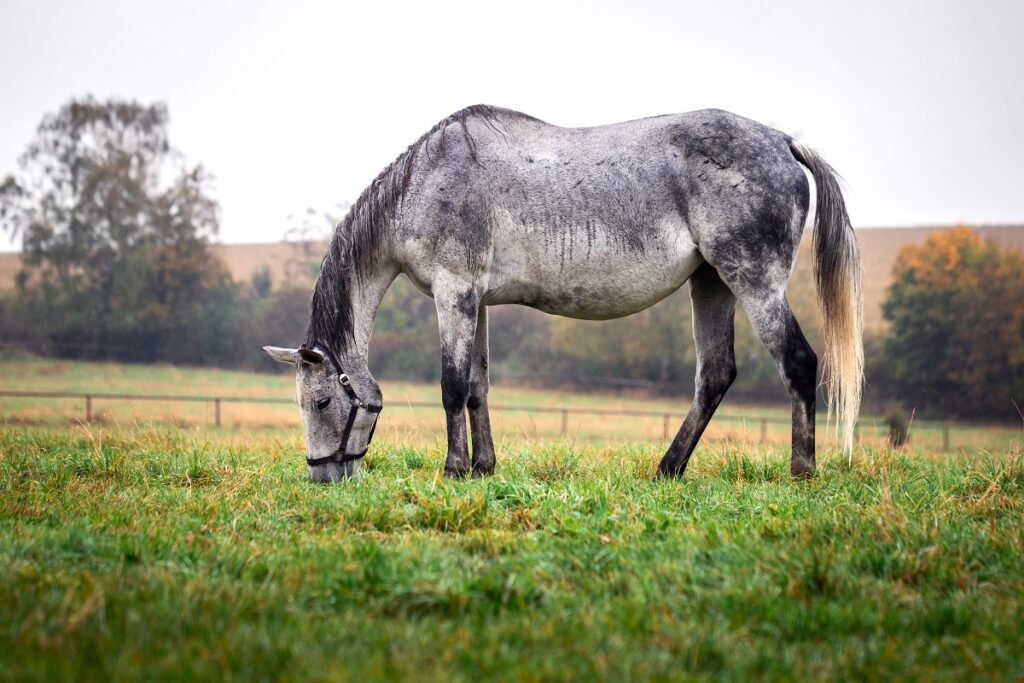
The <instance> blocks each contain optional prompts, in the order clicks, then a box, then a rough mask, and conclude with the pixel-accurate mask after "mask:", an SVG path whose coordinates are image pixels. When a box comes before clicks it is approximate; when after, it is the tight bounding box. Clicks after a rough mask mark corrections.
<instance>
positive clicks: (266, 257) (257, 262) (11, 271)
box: [0, 224, 1024, 329]
mask: <svg viewBox="0 0 1024 683" xmlns="http://www.w3.org/2000/svg"><path fill="white" fill-rule="evenodd" d="M950 227H952V226H931V227H916V228H861V229H858V230H857V239H858V241H859V242H860V248H861V254H862V257H863V261H864V314H865V325H866V327H867V328H868V329H878V328H879V327H881V326H882V324H883V319H882V301H883V300H884V298H885V290H886V288H887V287H888V286H889V282H890V280H891V278H892V267H893V264H894V263H895V261H896V256H897V254H898V253H899V251H900V249H901V248H902V247H904V246H906V245H908V244H920V243H921V242H924V240H925V239H926V238H927V237H928V235H930V234H931V233H933V232H936V231H939V230H946V229H949V228H950ZM976 229H977V230H978V232H980V233H981V234H982V235H983V236H984V237H989V238H992V239H994V240H996V241H997V242H999V243H1000V244H1003V245H1006V246H1011V247H1014V248H1016V249H1020V250H1021V251H1024V224H1020V225H986V226H979V227H977V228H976ZM809 239H810V232H808V234H807V236H806V237H805V238H804V245H803V247H801V249H800V262H801V263H799V264H798V267H808V261H809V259H810V254H811V250H810V244H809ZM325 248H326V244H317V243H308V242H270V243H258V244H217V245H214V250H215V251H216V252H217V254H218V255H219V256H220V257H221V258H222V259H223V260H224V262H225V263H226V264H227V266H228V268H229V269H230V271H231V274H232V276H233V277H234V278H235V279H236V280H239V281H242V282H248V281H249V280H250V279H251V278H252V276H253V274H255V273H256V272H258V271H260V270H262V269H264V268H266V269H267V270H268V271H269V272H270V275H271V278H272V281H273V283H274V284H275V285H276V284H280V283H282V282H287V281H292V282H296V283H300V284H301V283H305V284H309V283H311V282H312V274H311V273H312V271H311V270H310V268H309V264H311V263H316V262H318V261H319V260H320V258H321V257H322V255H323V253H324V250H325ZM19 267H20V263H19V254H17V253H0V290H9V289H12V288H13V287H14V278H15V276H16V274H17V272H18V269H19Z"/></svg>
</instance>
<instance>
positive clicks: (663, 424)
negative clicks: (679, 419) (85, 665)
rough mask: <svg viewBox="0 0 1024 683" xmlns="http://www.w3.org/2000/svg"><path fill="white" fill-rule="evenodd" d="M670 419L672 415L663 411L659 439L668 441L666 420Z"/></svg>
mask: <svg viewBox="0 0 1024 683" xmlns="http://www.w3.org/2000/svg"><path fill="white" fill-rule="evenodd" d="M670 419H672V416H671V415H670V414H668V413H665V418H664V419H663V420H662V422H661V440H662V441H668V421H669V420H670Z"/></svg>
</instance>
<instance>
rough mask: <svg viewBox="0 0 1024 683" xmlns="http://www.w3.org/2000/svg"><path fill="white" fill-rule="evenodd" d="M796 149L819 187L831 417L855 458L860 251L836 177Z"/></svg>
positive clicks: (817, 227) (819, 261)
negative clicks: (834, 417)
mask: <svg viewBox="0 0 1024 683" xmlns="http://www.w3.org/2000/svg"><path fill="white" fill-rule="evenodd" d="M790 149H791V150H792V152H793V156H794V157H796V159H797V161H799V162H800V163H801V164H803V165H804V166H806V167H807V168H808V169H809V170H810V171H811V176H813V178H814V185H815V187H816V188H817V195H818V205H817V208H816V210H815V216H814V257H813V262H814V281H815V284H816V285H817V288H818V303H819V306H820V307H821V317H822V333H823V336H824V339H825V359H824V360H825V362H824V369H823V372H822V382H823V383H824V385H825V392H826V399H827V401H828V407H829V418H830V419H831V414H832V410H835V411H836V428H837V430H841V432H842V438H843V444H844V445H845V447H846V451H847V452H848V453H852V451H853V432H854V425H855V424H856V423H857V413H858V412H859V410H860V398H861V387H862V385H863V382H864V345H863V334H864V312H863V300H862V296H861V276H862V272H861V263H860V249H859V248H858V246H857V238H856V236H855V235H854V234H853V226H852V225H850V217H849V215H848V214H847V213H846V202H844V201H843V193H842V191H841V190H840V189H839V182H838V181H837V180H836V172H835V171H834V170H833V169H832V167H831V166H829V165H828V163H827V162H826V161H825V160H824V159H822V158H821V157H820V156H818V154H817V153H816V152H814V150H812V149H809V148H807V147H804V146H803V145H801V144H800V143H798V142H796V141H792V142H791V143H790Z"/></svg>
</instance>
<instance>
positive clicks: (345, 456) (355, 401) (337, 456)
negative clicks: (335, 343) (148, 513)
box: [306, 342, 384, 465]
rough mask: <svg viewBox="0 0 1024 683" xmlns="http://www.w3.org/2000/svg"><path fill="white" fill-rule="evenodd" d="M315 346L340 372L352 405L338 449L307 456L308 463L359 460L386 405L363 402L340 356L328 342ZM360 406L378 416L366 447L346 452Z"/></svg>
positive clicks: (339, 378)
mask: <svg viewBox="0 0 1024 683" xmlns="http://www.w3.org/2000/svg"><path fill="white" fill-rule="evenodd" d="M314 348H315V349H317V350H320V351H323V354H324V355H325V356H327V360H329V361H331V365H332V366H334V371H335V372H337V373H338V381H339V382H341V388H342V389H343V390H344V391H345V393H346V394H348V398H349V400H350V401H351V403H352V407H351V408H349V410H348V420H346V421H345V431H344V432H342V434H341V443H340V444H339V445H338V450H337V451H335V452H334V453H332V454H330V455H326V456H324V457H322V458H310V457H308V456H307V457H306V464H307V465H325V464H327V463H329V462H336V463H339V464H340V463H344V462H351V461H353V460H359V459H360V458H362V457H363V456H364V455H366V451H368V450H369V449H370V442H371V441H373V433H374V432H375V431H377V419H378V418H379V417H380V411H382V410H384V406H381V405H377V404H375V403H363V401H362V399H360V398H359V397H358V396H357V395H356V390H355V389H353V388H352V383H351V382H350V381H349V378H348V375H346V374H345V373H344V372H343V371H342V369H341V363H339V362H338V358H337V356H335V355H334V352H333V351H331V350H330V349H329V348H328V347H327V345H326V344H320V343H319V342H318V343H316V344H314ZM360 408H362V409H363V410H365V411H366V412H368V413H374V414H375V415H376V417H374V418H373V426H372V427H370V436H369V437H368V438H367V439H366V448H364V449H363V450H361V451H359V452H358V453H346V452H345V447H346V446H348V437H349V436H350V435H351V434H352V425H354V424H355V422H356V413H358V412H359V409H360Z"/></svg>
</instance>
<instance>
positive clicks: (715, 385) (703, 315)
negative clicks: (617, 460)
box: [658, 263, 736, 476]
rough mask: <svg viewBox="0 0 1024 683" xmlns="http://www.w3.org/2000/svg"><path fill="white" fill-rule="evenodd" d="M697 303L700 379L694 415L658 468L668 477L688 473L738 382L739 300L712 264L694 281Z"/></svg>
mask: <svg viewBox="0 0 1024 683" xmlns="http://www.w3.org/2000/svg"><path fill="white" fill-rule="evenodd" d="M690 299H691V301H692V302H693V340H694V342H695V343H696V346H697V378H696V382H695V385H696V386H695V392H694V397H693V403H692V404H691V405H690V411H689V412H688V413H687V414H686V420H685V421H684V422H683V426H682V427H680V428H679V433H678V434H676V438H675V439H673V440H672V445H671V446H669V448H668V452H666V453H665V457H664V458H662V460H661V464H660V465H659V466H658V472H659V473H661V474H664V475H675V476H678V475H681V474H682V473H683V472H684V471H685V470H686V464H687V463H688V462H689V460H690V455H691V454H692V453H693V449H694V447H695V446H696V445H697V441H698V440H699V439H700V437H701V435H702V434H703V433H704V429H705V428H706V427H707V426H708V422H709V421H710V420H711V416H712V415H714V414H715V409H717V408H718V404H719V403H721V402H722V398H723V397H724V396H725V392H726V390H727V389H728V388H729V386H730V385H731V384H732V382H733V380H734V379H736V357H735V355H734V352H733V317H734V314H735V310H736V298H735V297H734V296H733V294H732V292H731V291H729V288H728V287H726V286H725V283H723V282H722V279H721V278H720V277H719V276H718V273H717V272H716V271H715V269H714V268H713V267H712V266H711V265H710V264H707V263H705V264H703V265H701V266H700V267H699V268H698V269H697V271H696V272H695V273H694V274H693V275H692V276H691V277H690Z"/></svg>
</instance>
